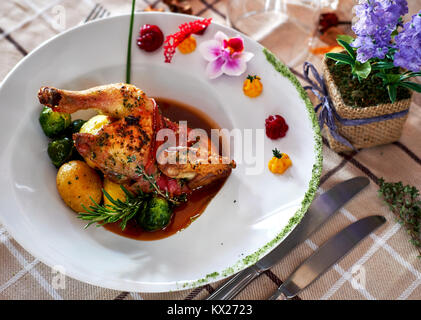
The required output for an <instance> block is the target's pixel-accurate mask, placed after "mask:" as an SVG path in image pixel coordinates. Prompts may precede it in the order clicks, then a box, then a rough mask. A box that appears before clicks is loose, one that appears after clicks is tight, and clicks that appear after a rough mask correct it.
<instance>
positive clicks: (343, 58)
mask: <svg viewBox="0 0 421 320" xmlns="http://www.w3.org/2000/svg"><path fill="white" fill-rule="evenodd" d="M326 57H327V58H329V59H332V60H335V61H339V62H342V63H346V64H349V65H351V66H353V65H354V60H352V58H351V57H350V56H349V55H347V54H343V53H335V52H330V53H326Z"/></svg>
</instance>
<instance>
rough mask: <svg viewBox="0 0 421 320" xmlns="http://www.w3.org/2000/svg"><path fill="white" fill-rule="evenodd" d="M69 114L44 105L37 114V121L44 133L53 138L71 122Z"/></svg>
mask: <svg viewBox="0 0 421 320" xmlns="http://www.w3.org/2000/svg"><path fill="white" fill-rule="evenodd" d="M71 121H72V120H71V116H70V114H67V113H61V112H55V111H53V110H52V109H51V108H49V107H44V109H42V111H41V113H40V115H39V123H40V124H41V128H42V130H43V131H44V133H45V135H46V136H47V137H49V138H54V137H55V136H57V135H58V134H60V133H62V132H64V130H65V129H66V128H67V127H69V126H70V124H71Z"/></svg>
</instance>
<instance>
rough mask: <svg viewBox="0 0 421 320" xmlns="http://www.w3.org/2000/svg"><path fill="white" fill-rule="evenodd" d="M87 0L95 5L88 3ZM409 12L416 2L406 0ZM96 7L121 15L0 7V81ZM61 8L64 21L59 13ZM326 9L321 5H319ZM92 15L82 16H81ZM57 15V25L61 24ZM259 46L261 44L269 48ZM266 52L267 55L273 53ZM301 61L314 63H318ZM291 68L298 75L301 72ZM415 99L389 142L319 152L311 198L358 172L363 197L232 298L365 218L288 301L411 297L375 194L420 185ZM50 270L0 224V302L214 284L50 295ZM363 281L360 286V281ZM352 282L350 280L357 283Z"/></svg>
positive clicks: (81, 287) (120, 6) (416, 291)
mask: <svg viewBox="0 0 421 320" xmlns="http://www.w3.org/2000/svg"><path fill="white" fill-rule="evenodd" d="M95 1H97V2H95ZM324 2H325V3H331V5H332V6H334V5H335V2H336V4H337V7H336V12H337V14H338V16H339V17H340V20H341V21H350V20H351V18H352V17H351V16H350V14H351V8H352V5H353V1H352V0H336V1H335V0H331V1H326V0H325V1H324ZM408 2H409V7H410V13H415V12H417V11H419V9H420V8H421V0H409V1H408ZM97 3H100V5H102V7H103V8H104V9H106V10H107V11H104V13H106V15H107V14H108V13H110V14H111V15H112V14H118V13H122V12H130V3H131V1H128V0H104V1H100V0H54V1H53V0H6V1H1V2H0V12H1V15H0V56H1V59H0V79H3V78H4V77H5V76H6V75H7V73H8V72H9V71H10V70H11V69H12V68H13V66H14V65H15V64H16V63H17V62H19V60H21V59H22V58H23V57H24V56H25V55H26V54H28V52H30V51H31V50H33V49H34V48H36V47H37V46H38V45H39V44H41V43H42V42H43V41H45V40H46V39H48V38H50V37H52V36H54V35H56V34H57V33H59V32H62V31H63V30H64V29H67V28H70V27H73V26H75V25H78V24H79V23H83V21H84V20H85V19H86V18H87V17H88V16H89V15H90V14H91V13H92V10H93V8H94V7H95V5H96V4H97ZM191 4H192V8H193V13H194V14H196V15H198V16H202V17H212V18H213V19H214V21H217V22H219V23H225V21H226V1H224V0H193V1H191ZM148 5H153V6H155V7H165V5H163V4H162V3H161V2H160V1H159V0H158V1H154V0H138V1H137V8H136V9H137V10H143V9H144V8H145V7H147V6H148ZM63 9H64V12H65V15H64V16H59V17H58V15H59V14H60V12H62V11H63ZM325 10H328V9H325ZM91 16H92V15H91ZM63 17H64V19H63ZM269 49H271V48H270V45H269ZM275 53H276V52H275ZM308 59H309V60H310V61H311V62H313V63H315V64H316V65H319V63H320V57H319V56H311V57H308ZM294 71H295V72H297V73H300V72H301V67H300V66H299V67H297V68H296V69H295V70H294ZM420 136H421V95H420V94H416V95H415V96H414V98H413V102H412V105H411V108H410V112H409V116H408V119H407V122H406V124H405V127H404V131H403V134H402V137H401V139H400V140H399V141H398V142H395V143H392V144H389V145H385V146H379V147H375V148H370V149H364V150H360V151H358V152H354V153H352V154H350V155H344V154H337V153H335V152H333V151H332V150H331V149H329V147H328V144H327V142H326V140H324V146H323V156H324V160H323V161H324V163H323V174H322V178H321V181H320V187H319V193H320V192H323V190H327V189H329V188H330V187H332V186H334V185H335V184H337V183H339V182H341V181H343V180H346V179H349V178H352V177H355V176H367V177H368V178H369V179H370V185H369V187H368V188H367V189H366V190H365V192H364V193H362V194H360V195H358V196H357V197H356V198H355V199H354V200H353V201H351V202H350V203H349V204H348V205H346V206H345V207H344V208H343V209H341V210H340V212H339V213H338V214H336V215H335V216H334V217H333V218H332V219H330V220H329V221H328V222H327V223H326V224H325V225H324V226H323V227H322V228H321V229H320V230H319V231H318V232H316V233H315V234H314V235H313V236H312V237H311V238H310V239H308V240H307V241H306V242H305V243H303V244H302V245H300V246H299V247H297V248H295V249H294V250H293V251H292V252H291V253H290V254H289V255H288V256H286V257H285V258H284V259H283V261H282V262H281V263H280V264H278V265H276V266H274V267H273V268H272V269H270V270H268V271H267V272H265V273H264V274H263V275H262V276H261V277H260V278H258V279H257V280H256V281H254V282H253V283H251V284H250V285H249V286H248V287H247V289H246V290H244V291H243V292H242V293H240V295H239V296H238V297H237V299H267V298H268V297H269V296H270V295H271V293H272V292H273V290H275V289H276V288H277V287H278V286H279V285H280V284H281V283H282V280H285V279H286V277H287V276H288V275H289V274H290V273H291V272H292V271H293V270H294V269H295V268H296V267H297V266H298V265H299V264H300V262H302V261H303V260H304V259H305V258H307V257H308V256H309V255H310V254H311V253H312V252H313V251H314V250H315V249H317V248H318V246H320V245H321V244H322V243H323V242H325V241H326V240H327V239H329V237H331V236H332V235H334V234H335V233H337V232H338V231H339V230H341V229H343V228H344V227H346V226H347V225H349V224H350V223H351V222H353V221H355V220H357V219H360V218H363V217H365V216H368V215H372V214H380V215H383V216H385V217H386V218H387V223H386V224H385V225H384V226H383V227H381V228H380V229H378V230H377V231H376V232H375V233H373V234H372V235H370V236H369V237H368V238H366V239H365V240H364V241H363V242H362V243H360V244H359V246H358V247H357V248H355V249H354V250H353V251H352V252H351V253H350V254H349V255H348V256H346V257H345V258H344V259H343V260H342V261H340V262H339V263H338V264H336V265H335V266H334V267H333V268H332V269H331V270H329V271H328V272H327V273H326V274H324V275H323V276H322V277H321V278H320V279H318V280H317V281H316V282H315V283H313V284H312V285H311V286H310V287H308V288H307V289H306V290H304V291H303V292H302V293H301V294H300V295H299V297H297V299H345V300H350V299H420V298H421V260H420V259H419V258H417V255H418V254H417V251H416V250H415V248H414V247H413V246H412V245H411V244H410V243H409V242H408V235H407V234H406V232H405V230H404V229H403V228H402V227H401V226H400V224H399V223H397V222H396V221H395V219H394V217H393V215H392V214H391V212H390V211H389V210H388V209H387V207H386V206H384V205H383V204H382V202H381V200H380V199H379V197H378V196H377V190H378V187H379V186H378V181H379V178H380V177H383V178H384V179H385V180H386V181H403V182H404V183H405V184H411V185H414V186H416V187H417V188H419V189H421V174H419V173H420V171H421V143H420V139H419V137H420ZM55 275H56V274H55V272H54V271H53V270H52V269H51V268H49V267H47V266H46V265H44V264H43V263H42V262H40V261H39V260H38V259H36V258H34V257H33V256H31V255H30V254H29V253H28V252H26V251H25V250H24V249H23V248H22V247H21V246H20V245H19V244H18V243H17V242H16V241H15V240H14V239H13V238H12V237H11V236H10V235H9V234H8V232H7V230H6V229H5V228H4V227H3V226H2V225H0V299H3V300H5V299H59V300H61V299H105V300H108V299H111V300H112V299H116V300H122V299H187V300H188V299H204V298H206V297H207V296H208V295H209V294H210V293H212V292H213V291H214V290H215V288H217V287H218V285H220V284H222V283H223V281H220V282H217V283H212V284H208V285H205V286H202V287H199V288H196V289H193V290H192V289H190V290H185V291H178V292H170V293H142V292H119V291H115V290H109V289H104V288H101V287H96V286H91V285H88V284H85V283H82V282H79V281H77V280H74V279H71V278H69V277H66V278H65V282H64V284H65V288H63V289H55V287H56V286H54V285H53V281H55V280H54V279H55V278H54V277H55ZM363 280H365V281H363ZM364 282H365V285H364V286H359V285H358V283H360V284H361V283H364Z"/></svg>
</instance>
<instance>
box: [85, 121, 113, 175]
mask: <svg viewBox="0 0 421 320" xmlns="http://www.w3.org/2000/svg"><path fill="white" fill-rule="evenodd" d="M110 122H111V120H110V118H109V117H108V116H105V115H102V114H98V115H96V116H93V117H92V118H90V119H89V120H88V121H86V122H85V123H84V124H83V125H82V127H81V128H80V130H79V132H80V133H90V134H93V135H96V134H97V133H98V132H99V130H101V129H102V127H103V126H105V125H107V124H109V123H110ZM85 161H86V163H87V164H88V166H90V167H91V168H94V169H96V165H95V163H93V162H92V161H91V160H90V159H88V158H86V159H85Z"/></svg>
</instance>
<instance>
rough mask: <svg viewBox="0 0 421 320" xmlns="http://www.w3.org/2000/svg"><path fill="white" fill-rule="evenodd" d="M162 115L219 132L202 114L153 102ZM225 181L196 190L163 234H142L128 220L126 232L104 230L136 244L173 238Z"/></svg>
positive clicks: (111, 227)
mask: <svg viewBox="0 0 421 320" xmlns="http://www.w3.org/2000/svg"><path fill="white" fill-rule="evenodd" d="M155 100H156V102H157V103H158V105H159V107H160V109H161V111H162V114H163V115H164V116H165V117H168V118H169V119H171V120H172V121H175V122H178V121H182V120H183V121H187V126H188V127H190V128H200V129H203V130H205V131H206V132H207V133H208V134H209V136H210V130H211V129H219V128H220V127H219V126H218V125H217V123H216V122H215V121H213V120H212V119H211V118H209V117H208V116H207V115H206V114H205V113H203V112H201V111H199V110H197V109H196V108H193V107H191V106H189V105H186V104H183V103H180V102H177V101H173V100H169V99H163V98H155ZM225 181H226V179H221V180H219V181H216V182H214V183H212V184H211V185H208V186H205V187H203V188H200V189H197V190H195V191H193V192H192V194H190V195H189V196H188V201H187V202H186V203H183V204H181V205H180V206H177V207H175V208H174V211H173V216H172V219H171V222H170V224H169V225H168V226H167V227H166V228H165V229H163V230H159V231H154V232H148V231H144V230H143V229H142V228H141V227H140V226H138V225H137V223H136V221H134V219H132V220H131V221H129V222H128V224H127V226H126V229H125V230H124V231H123V230H121V228H120V226H119V223H112V224H108V225H105V226H104V228H105V229H107V230H109V231H111V232H114V233H116V234H119V235H121V236H124V237H128V238H132V239H136V240H144V241H148V240H159V239H163V238H166V237H169V236H171V235H173V234H174V233H176V232H178V231H181V230H183V229H185V228H186V227H188V226H189V225H190V223H191V222H192V221H193V220H194V219H196V218H197V217H199V216H200V214H202V212H203V211H204V210H205V209H206V207H207V205H208V204H209V202H210V201H211V200H212V198H213V197H214V196H215V195H216V194H217V193H218V191H219V190H220V189H221V188H222V186H223V185H224V183H225Z"/></svg>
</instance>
